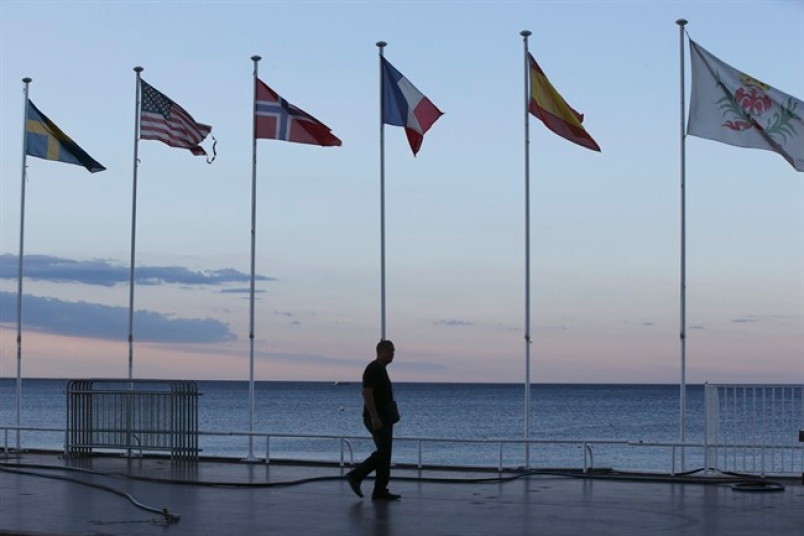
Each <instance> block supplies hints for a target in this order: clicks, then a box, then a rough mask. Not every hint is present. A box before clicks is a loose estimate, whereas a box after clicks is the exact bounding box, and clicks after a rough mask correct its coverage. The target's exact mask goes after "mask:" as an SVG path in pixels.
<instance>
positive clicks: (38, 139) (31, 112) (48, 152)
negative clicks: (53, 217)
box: [25, 99, 106, 173]
mask: <svg viewBox="0 0 804 536" xmlns="http://www.w3.org/2000/svg"><path fill="white" fill-rule="evenodd" d="M25 154H27V155H28V156H35V157H37V158H43V159H45V160H55V161H57V162H65V163H67V164H76V165H79V166H83V167H84V168H86V170H87V171H89V172H90V173H96V172H98V171H104V170H105V169H106V168H105V167H103V166H102V165H101V164H99V163H98V162H97V161H96V160H95V159H94V158H92V157H91V156H89V154H87V152H86V151H84V150H83V149H82V148H81V147H79V146H78V144H77V143H75V142H74V141H73V140H72V138H70V137H69V136H68V135H67V134H65V133H64V132H62V130H61V129H60V128H59V127H57V126H56V123H54V122H53V121H51V120H50V119H49V118H48V117H47V116H46V115H45V114H43V113H42V112H40V111H39V108H37V107H36V106H34V103H33V102H31V100H30V99H29V100H28V110H27V112H26V118H25Z"/></svg>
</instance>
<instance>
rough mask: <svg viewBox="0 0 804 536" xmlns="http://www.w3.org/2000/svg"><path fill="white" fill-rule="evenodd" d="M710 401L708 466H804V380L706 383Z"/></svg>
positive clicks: (770, 470)
mask: <svg viewBox="0 0 804 536" xmlns="http://www.w3.org/2000/svg"><path fill="white" fill-rule="evenodd" d="M704 404H705V435H704V439H705V443H706V466H707V467H708V468H712V469H716V470H720V471H728V472H741V473H755V474H760V475H766V474H788V473H801V472H804V445H802V443H800V442H799V441H798V436H799V433H800V431H801V430H804V385H763V386H758V385H715V384H706V389H705V391H704Z"/></svg>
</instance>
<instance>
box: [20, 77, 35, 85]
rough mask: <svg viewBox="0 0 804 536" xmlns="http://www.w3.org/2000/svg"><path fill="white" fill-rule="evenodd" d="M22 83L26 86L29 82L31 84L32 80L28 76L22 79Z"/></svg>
mask: <svg viewBox="0 0 804 536" xmlns="http://www.w3.org/2000/svg"><path fill="white" fill-rule="evenodd" d="M22 81H23V82H25V83H26V84H30V83H31V82H33V79H32V78H31V77H29V76H26V77H25V78H23V79H22Z"/></svg>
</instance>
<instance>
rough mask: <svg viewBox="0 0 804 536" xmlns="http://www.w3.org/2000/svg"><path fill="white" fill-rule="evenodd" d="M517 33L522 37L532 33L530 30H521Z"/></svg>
mask: <svg viewBox="0 0 804 536" xmlns="http://www.w3.org/2000/svg"><path fill="white" fill-rule="evenodd" d="M519 35H521V36H522V37H530V36H531V35H533V33H532V32H531V31H530V30H522V31H521V32H519Z"/></svg>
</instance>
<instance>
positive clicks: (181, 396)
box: [64, 379, 199, 461]
mask: <svg viewBox="0 0 804 536" xmlns="http://www.w3.org/2000/svg"><path fill="white" fill-rule="evenodd" d="M198 396H199V393H198V388H197V387H196V384H195V382H192V381H183V380H108V379H104V380H70V381H69V382H68V384H67V428H66V431H65V440H64V451H65V454H66V455H68V456H82V455H91V454H92V451H93V450H94V449H99V448H102V449H122V450H125V451H126V452H127V453H128V454H129V455H131V453H132V451H139V453H140V454H142V452H143V451H167V452H170V457H171V459H172V460H174V461H192V460H196V459H197V458H198V451H199V448H198Z"/></svg>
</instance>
